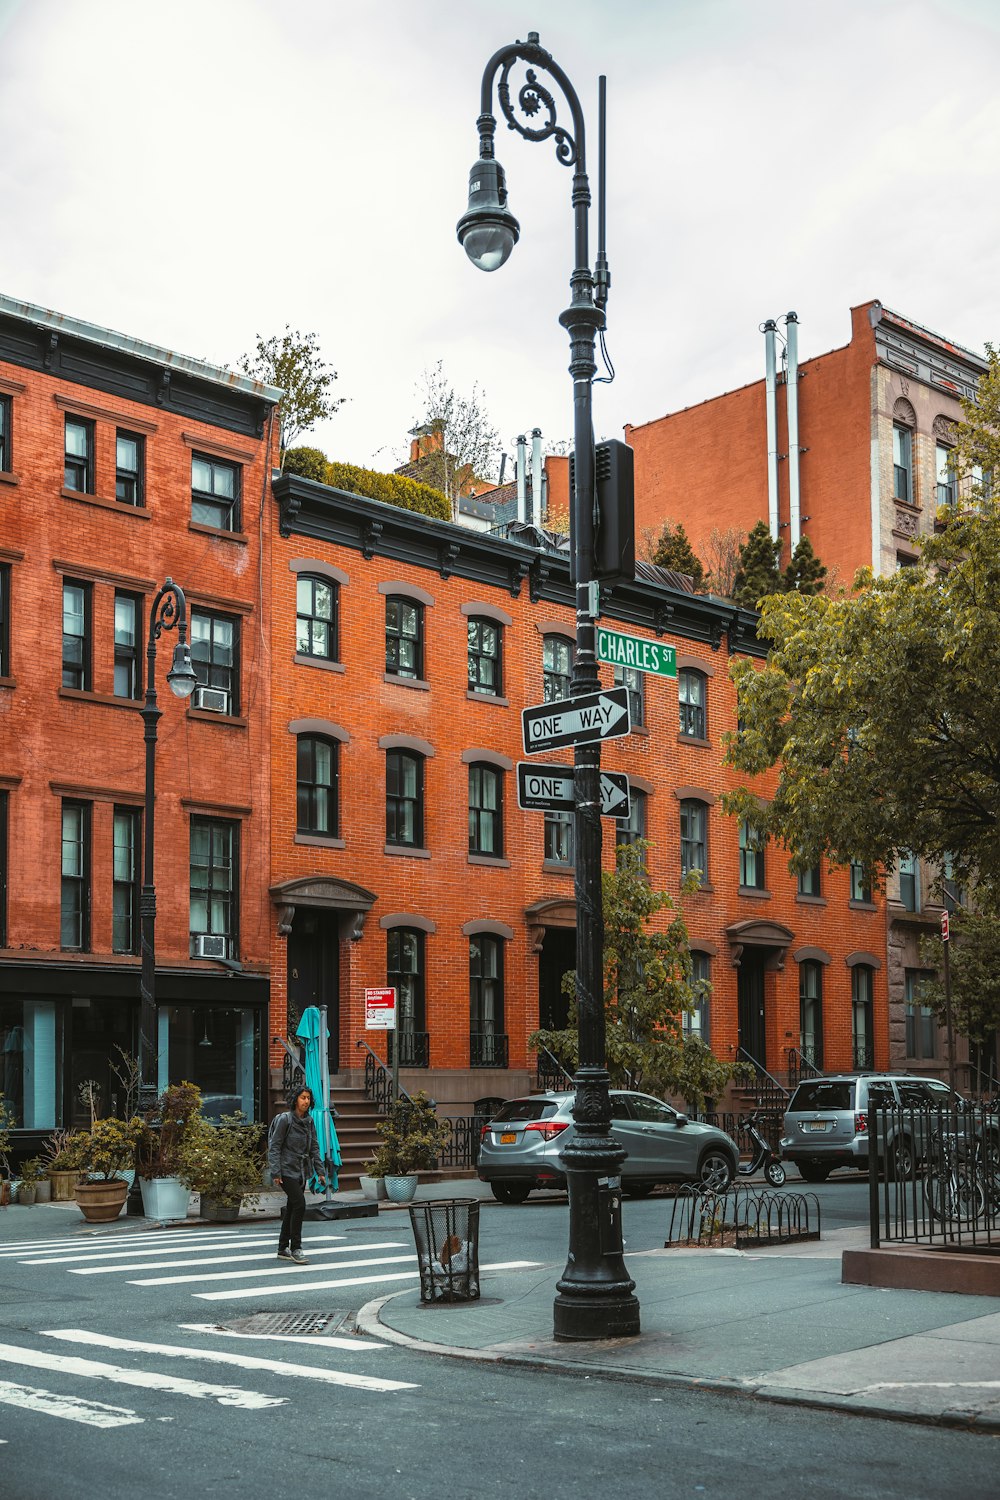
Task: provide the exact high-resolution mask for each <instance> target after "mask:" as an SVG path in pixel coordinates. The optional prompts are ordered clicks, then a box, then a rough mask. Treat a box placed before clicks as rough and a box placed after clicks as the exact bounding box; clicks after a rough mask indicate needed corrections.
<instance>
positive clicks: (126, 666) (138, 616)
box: [112, 589, 143, 702]
mask: <svg viewBox="0 0 1000 1500" xmlns="http://www.w3.org/2000/svg"><path fill="white" fill-rule="evenodd" d="M119 600H122V601H124V602H127V603H129V604H131V605H132V608H133V611H134V624H135V631H134V636H135V639H134V640H133V642H132V645H131V646H128V645H127V644H126V643H124V642H122V641H119V639H118V602H119ZM142 624H143V620H142V595H141V594H133V593H130V592H129V591H128V590H127V589H115V600H114V617H113V627H112V628H113V630H114V675H113V677H112V687H113V692H114V696H115V697H116V698H122V699H125V700H127V701H130V702H131V701H134V700H135V699H136V698H141V697H142V690H143V680H142ZM119 670H121V671H122V672H126V673H128V678H129V691H128V692H126V693H120V692H119V691H118V674H119Z"/></svg>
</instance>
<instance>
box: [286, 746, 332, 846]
mask: <svg viewBox="0 0 1000 1500" xmlns="http://www.w3.org/2000/svg"><path fill="white" fill-rule="evenodd" d="M339 772H340V745H339V744H338V743H337V741H336V740H328V739H325V738H323V737H321V736H319V735H311V734H300V735H299V736H298V739H297V741H296V771H295V806H296V815H295V826H296V829H297V831H298V832H299V833H311V834H319V835H323V836H326V837H327V838H336V837H337V832H338V825H339V816H340V808H339V804H340V799H339V796H338V781H339Z"/></svg>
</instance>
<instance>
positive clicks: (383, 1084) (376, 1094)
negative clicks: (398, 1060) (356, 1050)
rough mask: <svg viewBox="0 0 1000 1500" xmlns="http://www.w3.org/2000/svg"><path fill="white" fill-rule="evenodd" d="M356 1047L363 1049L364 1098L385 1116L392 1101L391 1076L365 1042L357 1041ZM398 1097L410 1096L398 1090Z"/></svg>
mask: <svg viewBox="0 0 1000 1500" xmlns="http://www.w3.org/2000/svg"><path fill="white" fill-rule="evenodd" d="M356 1045H357V1046H358V1047H363V1048H364V1049H365V1097H366V1098H367V1099H370V1100H371V1102H372V1103H373V1104H374V1105H375V1106H376V1108H377V1109H378V1110H380V1111H381V1113H382V1114H385V1113H386V1111H387V1110H388V1108H389V1106H390V1104H391V1103H392V1100H393V1093H392V1074H391V1073H390V1071H389V1069H388V1068H387V1067H386V1065H385V1063H384V1062H383V1061H382V1059H381V1058H380V1057H379V1055H378V1053H377V1052H373V1051H372V1049H371V1048H370V1047H369V1045H368V1043H367V1042H366V1041H364V1040H359V1041H358V1042H357V1043H356ZM399 1097H400V1098H401V1099H409V1097H410V1096H409V1094H408V1093H407V1092H406V1090H405V1089H404V1088H400V1090H399Z"/></svg>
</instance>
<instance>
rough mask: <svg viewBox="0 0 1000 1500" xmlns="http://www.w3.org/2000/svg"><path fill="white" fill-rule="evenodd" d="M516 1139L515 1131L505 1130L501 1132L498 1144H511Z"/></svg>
mask: <svg viewBox="0 0 1000 1500" xmlns="http://www.w3.org/2000/svg"><path fill="white" fill-rule="evenodd" d="M516 1140H517V1133H516V1131H513V1130H505V1131H504V1133H503V1135H502V1136H501V1137H500V1144H501V1146H513V1145H514V1143H515V1141H516Z"/></svg>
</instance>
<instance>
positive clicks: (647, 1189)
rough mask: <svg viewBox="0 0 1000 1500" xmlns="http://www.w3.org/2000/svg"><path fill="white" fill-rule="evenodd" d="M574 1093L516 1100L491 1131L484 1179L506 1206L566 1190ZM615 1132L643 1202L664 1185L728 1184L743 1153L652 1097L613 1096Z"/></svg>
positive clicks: (629, 1187)
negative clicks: (564, 1156)
mask: <svg viewBox="0 0 1000 1500" xmlns="http://www.w3.org/2000/svg"><path fill="white" fill-rule="evenodd" d="M574 1098H575V1095H574V1094H572V1093H564V1094H556V1093H546V1094H531V1095H529V1096H528V1097H526V1098H524V1099H509V1100H508V1101H507V1103H506V1104H505V1105H504V1106H503V1107H502V1108H501V1109H499V1110H498V1111H497V1113H496V1114H495V1115H494V1116H493V1119H492V1120H491V1121H490V1123H489V1124H488V1125H487V1126H485V1127H484V1129H483V1134H482V1141H481V1143H480V1147H479V1163H478V1171H479V1179H480V1181H481V1182H488V1183H489V1185H490V1187H491V1188H492V1190H493V1196H494V1198H496V1199H498V1200H499V1202H501V1203H523V1202H524V1200H525V1198H527V1196H528V1194H529V1193H530V1192H531V1190H532V1189H533V1188H559V1187H565V1185H566V1175H565V1172H564V1170H563V1164H562V1162H561V1160H560V1153H561V1152H562V1151H563V1149H564V1148H565V1147H566V1146H568V1145H569V1143H570V1141H571V1140H572V1139H573V1131H574V1125H573V1113H572V1111H573V1100H574ZM611 1134H612V1135H613V1136H614V1137H615V1139H616V1140H618V1141H620V1142H621V1144H622V1146H624V1148H625V1150H626V1151H627V1152H628V1156H627V1157H626V1159H625V1161H624V1163H623V1164H622V1188H623V1190H624V1192H625V1193H626V1194H627V1195H628V1196H629V1197H631V1198H644V1197H645V1196H646V1194H647V1193H651V1192H652V1191H653V1188H654V1187H656V1185H657V1183H660V1182H701V1183H704V1184H705V1185H706V1186H711V1187H714V1188H716V1189H717V1190H721V1189H722V1188H724V1187H726V1186H727V1185H728V1183H729V1182H730V1181H731V1179H732V1178H733V1177H734V1176H735V1174H736V1168H737V1166H738V1165H739V1148H738V1146H737V1145H736V1142H735V1141H734V1140H732V1139H731V1138H730V1137H729V1136H728V1135H726V1133H725V1131H722V1130H717V1129H716V1128H715V1126H714V1125H702V1124H700V1123H698V1122H695V1121H693V1120H689V1119H688V1117H687V1115H683V1114H679V1113H678V1111H677V1110H676V1109H671V1107H670V1105H669V1104H664V1103H663V1101H662V1099H654V1098H653V1097H652V1096H651V1095H650V1094H638V1093H632V1092H627V1091H626V1090H624V1089H612V1091H611Z"/></svg>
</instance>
